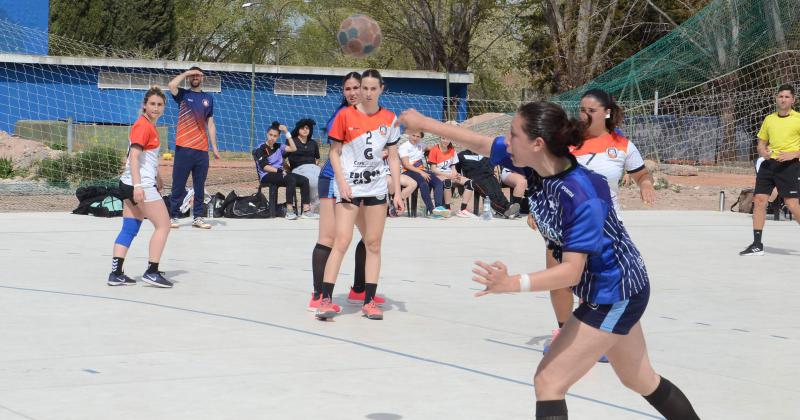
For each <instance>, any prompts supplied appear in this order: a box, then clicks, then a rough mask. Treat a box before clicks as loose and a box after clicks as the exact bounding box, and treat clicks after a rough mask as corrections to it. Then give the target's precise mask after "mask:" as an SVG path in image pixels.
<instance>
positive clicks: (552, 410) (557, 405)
mask: <svg viewBox="0 0 800 420" xmlns="http://www.w3.org/2000/svg"><path fill="white" fill-rule="evenodd" d="M567 419H568V417H567V402H566V401H564V400H551V401H536V420H567Z"/></svg>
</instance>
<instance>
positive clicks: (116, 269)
mask: <svg viewBox="0 0 800 420" xmlns="http://www.w3.org/2000/svg"><path fill="white" fill-rule="evenodd" d="M124 262H125V258H120V257H114V258H112V259H111V272H112V273H113V274H116V275H120V274H122V264H123V263H124Z"/></svg>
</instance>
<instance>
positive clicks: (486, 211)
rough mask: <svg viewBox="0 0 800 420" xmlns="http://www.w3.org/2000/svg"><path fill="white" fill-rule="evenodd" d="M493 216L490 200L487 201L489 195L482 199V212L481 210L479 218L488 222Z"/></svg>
mask: <svg viewBox="0 0 800 420" xmlns="http://www.w3.org/2000/svg"><path fill="white" fill-rule="evenodd" d="M493 218H494V217H493V216H492V202H491V201H489V197H486V198H484V199H483V212H481V220H483V221H485V222H488V221H489V220H492V219H493Z"/></svg>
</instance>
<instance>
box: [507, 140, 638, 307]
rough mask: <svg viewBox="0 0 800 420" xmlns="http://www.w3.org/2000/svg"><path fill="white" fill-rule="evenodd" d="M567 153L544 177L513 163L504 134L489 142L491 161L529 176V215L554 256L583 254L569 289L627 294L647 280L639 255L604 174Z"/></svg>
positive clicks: (604, 296)
mask: <svg viewBox="0 0 800 420" xmlns="http://www.w3.org/2000/svg"><path fill="white" fill-rule="evenodd" d="M569 159H570V161H571V163H572V165H571V166H570V168H569V169H567V170H565V171H564V172H561V173H559V174H556V175H553V176H548V177H542V176H539V175H538V174H537V173H536V172H535V171H534V170H533V169H531V168H516V167H514V165H513V163H512V162H511V157H510V155H509V154H508V151H507V150H506V145H505V142H504V139H503V138H502V137H498V138H497V139H495V141H494V144H492V154H491V161H492V163H493V164H499V165H502V166H504V167H507V168H509V169H512V170H514V171H517V172H520V173H523V174H524V175H525V177H526V178H527V179H528V191H527V192H526V195H527V196H528V201H529V203H530V206H531V215H533V218H534V220H535V221H536V226H537V228H538V230H539V232H540V233H541V235H542V236H543V237H544V239H545V242H547V247H548V248H549V249H552V250H553V256H554V257H555V258H556V260H557V261H559V262H560V261H561V258H562V254H563V253H564V252H577V253H581V254H586V255H587V260H586V266H585V267H584V269H583V274H582V275H581V279H580V282H579V283H578V284H577V285H576V286H574V287H573V288H572V291H573V293H574V294H575V295H577V296H578V297H580V298H581V299H583V300H584V301H586V302H588V303H591V304H612V303H616V302H619V301H623V300H626V299H628V298H630V297H631V296H634V295H637V294H639V292H640V291H642V290H644V289H645V288H646V287H647V285H648V283H649V280H648V276H647V269H646V268H645V265H644V261H643V260H642V256H641V254H640V253H639V250H638V249H636V246H635V245H634V244H633V241H632V240H631V237H630V236H629V235H628V232H627V231H626V230H625V227H624V226H623V225H622V222H620V221H619V219H618V218H617V213H616V211H614V206H613V204H612V201H611V193H610V191H609V188H608V183H607V182H606V179H605V178H603V177H602V176H601V175H598V174H597V173H595V172H592V171H590V170H589V169H586V168H585V167H584V166H581V165H578V162H577V161H576V159H575V157H574V156H572V155H569ZM533 281H534V282H535V281H536V279H535V278H534V279H533Z"/></svg>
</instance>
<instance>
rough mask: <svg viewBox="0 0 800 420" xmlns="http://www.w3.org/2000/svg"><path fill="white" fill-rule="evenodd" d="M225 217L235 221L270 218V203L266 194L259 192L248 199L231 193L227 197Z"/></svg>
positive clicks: (224, 209)
mask: <svg viewBox="0 0 800 420" xmlns="http://www.w3.org/2000/svg"><path fill="white" fill-rule="evenodd" d="M223 203H226V204H225V207H223V215H224V216H225V217H230V218H235V219H263V218H268V217H269V203H268V202H267V198H266V197H264V194H261V193H260V192H257V193H255V194H253V195H248V196H246V197H239V196H237V195H236V192H234V191H231V192H230V194H228V196H227V197H225V201H224V202H223Z"/></svg>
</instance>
